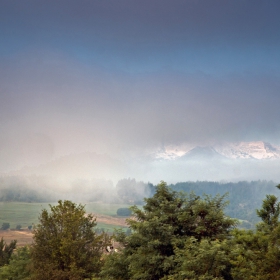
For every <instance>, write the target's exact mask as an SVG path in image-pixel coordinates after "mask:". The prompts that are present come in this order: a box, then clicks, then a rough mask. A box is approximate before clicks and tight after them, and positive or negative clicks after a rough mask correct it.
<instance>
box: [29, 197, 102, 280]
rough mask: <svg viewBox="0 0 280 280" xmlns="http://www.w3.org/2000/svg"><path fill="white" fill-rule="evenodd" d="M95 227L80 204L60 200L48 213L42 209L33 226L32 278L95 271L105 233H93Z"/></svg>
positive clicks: (61, 279) (63, 279)
mask: <svg viewBox="0 0 280 280" xmlns="http://www.w3.org/2000/svg"><path fill="white" fill-rule="evenodd" d="M95 226H96V219H95V218H94V217H93V215H91V214H86V212H85V209H84V206H83V205H80V204H79V205H76V204H75V203H73V202H71V201H68V200H66V201H61V200H60V201H58V205H57V206H51V205H50V212H48V211H47V210H46V209H44V210H43V211H42V213H41V215H40V217H39V224H38V225H37V226H36V227H35V229H34V244H33V246H32V250H31V257H32V261H33V267H34V273H35V276H34V279H41V280H44V279H45V280H51V279H53V280H70V279H71V280H74V279H75V280H76V279H77V280H78V279H85V278H91V276H92V274H93V273H94V272H98V271H99V268H100V265H101V254H102V250H103V248H104V246H106V236H105V235H104V234H102V235H97V234H96V233H95V232H94V230H93V228H94V227H95Z"/></svg>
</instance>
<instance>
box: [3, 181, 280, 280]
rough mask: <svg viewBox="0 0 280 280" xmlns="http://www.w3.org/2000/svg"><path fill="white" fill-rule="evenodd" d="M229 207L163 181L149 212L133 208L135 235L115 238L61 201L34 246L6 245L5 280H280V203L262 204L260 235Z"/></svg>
mask: <svg viewBox="0 0 280 280" xmlns="http://www.w3.org/2000/svg"><path fill="white" fill-rule="evenodd" d="M202 185H203V184H202ZM249 185H250V184H249ZM182 186H187V184H186V185H182ZM182 186H181V187H182ZM279 188H280V185H277V186H276V187H275V186H274V189H275V192H276V193H277V192H279ZM227 204H228V201H227V200H226V197H225V195H219V194H217V195H212V194H209V195H206V194H205V195H198V194H195V193H194V192H181V190H180V191H177V190H174V186H173V188H171V187H169V186H168V185H167V184H166V183H165V182H163V181H162V182H161V183H160V184H158V185H157V186H156V187H155V189H154V194H153V195H152V196H151V197H149V198H145V199H144V204H143V206H141V207H139V206H138V207H137V206H132V207H131V217H130V218H128V219H127V224H128V226H129V228H130V232H129V233H128V234H127V233H125V232H124V231H122V230H117V231H116V232H115V234H114V235H113V236H109V235H108V234H106V233H105V232H102V233H97V232H95V231H94V228H95V227H96V219H95V217H94V216H93V215H92V214H86V212H85V209H84V205H82V204H75V203H74V202H71V201H69V200H64V201H61V200H59V201H58V204H57V205H55V206H50V209H43V210H42V212H41V214H40V217H39V222H38V225H36V226H35V227H34V229H33V234H34V237H33V243H32V245H30V246H24V247H21V248H16V241H12V242H11V243H10V244H8V243H6V242H5V241H4V240H3V239H2V240H1V242H0V279H11V280H16V279H26V280H27V279H30V280H31V279H41V280H47V279H48V280H49V279H53V280H70V279H71V280H74V279H77V280H78V279H92V280H93V279H107V280H109V279H115V280H129V279H131V280H136V279H137V280H138V279H139V280H140V279H141V280H150V279H153V280H175V279H176V280H177V279H178V280H186V279H194V280H195V279H197V280H202V279H203V280H205V279H209V280H210V279H218V280H222V279H234V280H235V279H264V280H266V279H267V280H268V279H280V249H279V248H280V244H279V237H280V223H279V215H280V203H279V201H278V198H277V196H276V195H273V194H267V195H265V197H263V201H262V202H261V203H260V205H259V207H258V209H257V210H256V215H257V216H258V217H259V219H260V222H258V223H257V225H256V227H255V228H254V229H253V230H252V229H250V230H249V229H244V228H243V229H242V228H239V227H238V225H239V223H240V221H238V220H237V219H234V218H231V217H229V216H228V215H226V214H225V209H226V206H227ZM112 246H114V247H112ZM108 248H109V249H108ZM15 249H16V250H15Z"/></svg>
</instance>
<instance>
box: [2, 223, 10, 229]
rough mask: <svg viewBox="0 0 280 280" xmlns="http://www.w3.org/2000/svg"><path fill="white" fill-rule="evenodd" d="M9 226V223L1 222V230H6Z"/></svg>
mask: <svg viewBox="0 0 280 280" xmlns="http://www.w3.org/2000/svg"><path fill="white" fill-rule="evenodd" d="M9 228H10V224H9V223H3V224H2V227H1V230H7V229H9Z"/></svg>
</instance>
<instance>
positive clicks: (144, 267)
mask: <svg viewBox="0 0 280 280" xmlns="http://www.w3.org/2000/svg"><path fill="white" fill-rule="evenodd" d="M223 199H224V197H221V196H216V197H214V198H211V197H209V196H206V197H205V199H201V198H200V197H199V196H196V195H194V194H190V195H187V194H183V193H178V192H175V191H172V190H170V189H169V188H168V187H167V185H166V183H165V182H161V183H160V184H159V185H158V186H157V189H156V193H155V195H154V196H153V197H151V198H147V199H145V202H146V204H145V205H144V206H143V209H139V208H137V207H136V206H134V207H132V212H133V216H134V217H133V218H132V219H128V220H127V221H128V224H129V227H130V229H131V231H132V233H131V235H129V236H126V235H125V234H124V233H119V234H117V240H118V241H119V242H120V244H122V246H123V249H122V250H121V252H120V254H118V255H114V254H112V255H111V256H109V257H107V259H106V262H105V266H104V268H103V270H102V273H101V275H102V277H103V278H104V279H131V280H134V279H135V280H136V279H137V280H140V279H141V280H148V279H152V280H158V279H167V278H166V277H167V276H168V275H173V274H174V273H175V272H176V269H177V268H178V267H179V266H181V265H182V263H181V260H182V258H181V259H180V260H179V259H177V260H176V258H175V255H176V251H177V250H180V249H184V247H185V244H186V242H188V240H189V239H190V238H195V240H197V242H200V241H201V240H202V239H205V238H207V239H208V240H209V241H214V240H216V239H218V240H224V239H225V238H226V237H228V236H229V232H230V229H231V228H232V227H233V226H234V225H235V223H236V222H235V221H234V220H232V219H230V218H228V217H226V216H225V215H224V213H223V209H224V207H225V203H224V202H223ZM116 271H118V272H116ZM119 271H121V273H122V275H116V273H119ZM116 276H117V277H116ZM174 279H175V278H174Z"/></svg>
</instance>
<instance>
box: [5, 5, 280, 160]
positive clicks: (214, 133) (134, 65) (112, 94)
mask: <svg viewBox="0 0 280 280" xmlns="http://www.w3.org/2000/svg"><path fill="white" fill-rule="evenodd" d="M279 13H280V2H279V1H263V0H261V1H259V0H254V1H253V0H251V1H248V0H242V1H241V0H234V1H227V0H204V1H201V0H138V1H135V0H117V1H116V0H79V1H78V0H76V1H72V0H65V1H60V0H46V1H41V0H34V1H29V0H24V1H23V0H13V1H10V0H0V40H1V41H0V155H1V159H2V161H3V160H6V164H7V162H8V163H10V164H12V162H13V160H15V159H17V158H18V157H19V156H18V154H21V156H22V157H24V156H25V155H28V156H29V157H30V155H31V157H32V153H34V149H35V150H36V149H37V150H38V151H40V154H41V157H42V158H41V159H40V160H42V159H43V160H48V159H51V158H53V157H54V156H59V155H62V154H68V153H71V152H82V151H96V152H107V153H113V152H123V153H125V152H128V151H140V152H141V151H142V150H143V151H144V150H146V149H149V148H153V147H157V146H160V145H161V143H163V142H164V143H166V144H171V143H174V144H181V143H186V142H187V143H192V144H193V143H197V144H200V145H202V144H203V145H204V144H205V145H206V144H208V143H213V142H216V141H251V140H265V141H269V142H272V143H273V144H278V145H279V144H280V109H279V107H280V79H279V77H280V16H279ZM34 157H36V155H34ZM12 159H13V160H12ZM9 160H10V161H9ZM40 160H39V161H40ZM27 163H28V162H27Z"/></svg>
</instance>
